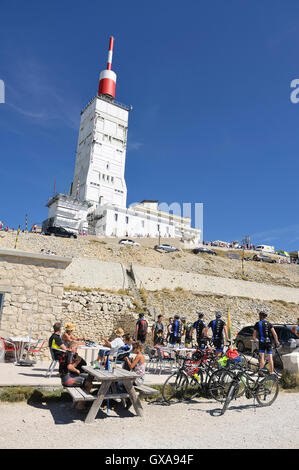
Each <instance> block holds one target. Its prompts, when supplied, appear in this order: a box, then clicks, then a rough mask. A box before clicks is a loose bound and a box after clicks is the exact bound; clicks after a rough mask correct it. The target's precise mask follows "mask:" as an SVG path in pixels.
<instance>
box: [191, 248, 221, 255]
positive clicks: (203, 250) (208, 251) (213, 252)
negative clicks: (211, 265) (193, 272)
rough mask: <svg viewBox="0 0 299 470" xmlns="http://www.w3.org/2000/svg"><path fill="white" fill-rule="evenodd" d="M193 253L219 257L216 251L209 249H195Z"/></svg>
mask: <svg viewBox="0 0 299 470" xmlns="http://www.w3.org/2000/svg"><path fill="white" fill-rule="evenodd" d="M192 252H193V253H194V254H195V255H197V254H198V253H207V254H208V255H215V256H217V253H216V251H213V250H209V249H208V248H194V250H192Z"/></svg>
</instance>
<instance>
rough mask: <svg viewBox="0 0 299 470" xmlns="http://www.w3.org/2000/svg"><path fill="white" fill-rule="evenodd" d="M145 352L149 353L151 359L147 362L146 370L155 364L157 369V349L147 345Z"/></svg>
mask: <svg viewBox="0 0 299 470" xmlns="http://www.w3.org/2000/svg"><path fill="white" fill-rule="evenodd" d="M144 352H145V353H146V354H147V355H148V357H149V361H147V362H146V365H145V371H148V370H149V369H152V367H151V366H153V365H155V366H156V367H155V371H156V369H157V366H158V360H159V358H158V356H157V350H156V349H155V348H151V347H150V346H146V347H145V350H144Z"/></svg>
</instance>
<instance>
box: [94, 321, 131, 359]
mask: <svg viewBox="0 0 299 470" xmlns="http://www.w3.org/2000/svg"><path fill="white" fill-rule="evenodd" d="M114 334H115V336H116V338H115V339H114V340H113V341H109V340H108V339H107V338H104V337H103V336H102V338H101V340H102V341H104V346H105V347H106V348H109V350H108V351H107V350H105V349H100V350H99V353H98V358H97V360H98V361H99V362H102V363H103V364H106V361H107V356H109V359H113V356H114V355H115V354H116V352H117V351H118V350H119V348H121V347H122V346H124V345H125V343H124V341H123V336H124V334H125V332H124V330H123V329H122V328H117V329H116V330H114Z"/></svg>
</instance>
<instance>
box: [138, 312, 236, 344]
mask: <svg viewBox="0 0 299 470" xmlns="http://www.w3.org/2000/svg"><path fill="white" fill-rule="evenodd" d="M197 317H198V318H197V320H196V321H195V322H191V321H188V320H187V318H186V317H180V315H178V314H176V315H174V317H170V318H169V319H168V324H167V325H165V323H164V321H163V315H158V317H157V321H155V322H154V323H153V325H152V328H151V340H152V343H153V345H154V346H157V345H163V344H170V345H182V344H184V346H185V347H187V348H188V347H192V345H193V337H194V336H195V340H196V342H197V346H198V347H199V348H200V349H204V348H205V347H206V345H207V340H208V338H209V336H208V332H209V329H211V331H212V338H211V339H212V341H213V344H214V346H215V348H216V351H217V352H219V353H220V352H222V351H223V346H224V338H225V339H226V341H228V332H227V327H226V323H225V321H224V320H223V319H222V318H221V317H222V312H220V311H217V312H215V319H214V320H211V321H210V322H209V323H208V324H206V323H205V321H204V313H203V312H197ZM148 330H149V328H148V322H147V320H145V318H144V314H143V313H140V314H139V319H138V321H137V323H136V337H137V339H138V340H140V341H141V343H142V344H144V343H145V341H146V338H147V334H148Z"/></svg>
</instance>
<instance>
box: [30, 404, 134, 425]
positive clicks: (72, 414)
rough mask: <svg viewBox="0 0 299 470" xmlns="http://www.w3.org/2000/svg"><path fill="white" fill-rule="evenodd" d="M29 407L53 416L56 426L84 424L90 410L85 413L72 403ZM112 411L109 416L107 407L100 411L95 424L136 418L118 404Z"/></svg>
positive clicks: (88, 407) (112, 407)
mask: <svg viewBox="0 0 299 470" xmlns="http://www.w3.org/2000/svg"><path fill="white" fill-rule="evenodd" d="M28 405H30V406H32V407H34V408H38V409H40V410H41V411H44V412H50V413H51V414H52V416H53V420H54V423H55V424H71V423H76V422H78V421H81V422H82V423H84V421H85V418H86V416H87V413H88V411H89V409H90V406H91V404H90V405H89V406H87V408H86V409H85V410H84V411H79V410H77V409H76V408H74V407H73V406H72V404H71V403H59V402H52V403H51V402H49V403H34V402H29V403H28ZM110 406H111V407H110V409H109V411H108V414H107V408H106V405H105V407H103V408H102V409H100V410H99V411H98V413H97V416H96V419H95V423H96V422H97V421H98V422H101V420H102V419H103V418H104V419H109V418H117V419H119V418H128V417H135V416H136V415H135V413H134V412H131V411H130V410H127V409H125V408H123V407H122V406H118V404H115V405H112V404H111V405H110Z"/></svg>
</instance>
